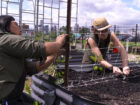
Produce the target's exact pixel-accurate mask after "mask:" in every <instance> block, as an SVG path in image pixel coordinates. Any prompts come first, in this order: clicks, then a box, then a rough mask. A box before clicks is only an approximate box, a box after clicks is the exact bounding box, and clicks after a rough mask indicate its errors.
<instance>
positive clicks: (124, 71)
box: [123, 66, 130, 76]
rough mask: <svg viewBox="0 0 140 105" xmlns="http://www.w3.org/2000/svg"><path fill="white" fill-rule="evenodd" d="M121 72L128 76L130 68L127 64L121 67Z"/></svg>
mask: <svg viewBox="0 0 140 105" xmlns="http://www.w3.org/2000/svg"><path fill="white" fill-rule="evenodd" d="M123 74H124V75H126V76H128V75H129V74H130V68H129V66H125V67H123Z"/></svg>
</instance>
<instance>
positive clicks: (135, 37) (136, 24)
mask: <svg viewBox="0 0 140 105" xmlns="http://www.w3.org/2000/svg"><path fill="white" fill-rule="evenodd" d="M137 31H138V24H136V32H135V35H136V36H135V44H137V36H138V33H137Z"/></svg>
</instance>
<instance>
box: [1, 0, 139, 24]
mask: <svg viewBox="0 0 140 105" xmlns="http://www.w3.org/2000/svg"><path fill="white" fill-rule="evenodd" d="M12 1H18V0H12ZM54 1H55V2H54V6H56V7H57V5H58V2H57V0H54ZM65 1H66V0H65ZM73 2H76V0H73ZM50 3H51V0H47V5H50ZM40 4H41V3H40ZM23 7H24V8H25V9H31V8H32V10H33V7H32V2H28V3H27V0H24V6H23ZM75 10H76V6H74V7H73V8H72V16H73V17H74V16H75ZM9 11H10V12H12V13H14V12H15V13H17V12H18V7H16V6H12V5H11V6H10V5H9ZM41 11H42V9H40V12H41ZM0 14H1V13H0ZM57 15H58V12H57V11H53V21H54V22H56V23H57V21H58V19H57V17H58V16H57ZM61 15H62V16H63V15H65V16H66V5H61ZM45 17H50V10H47V9H46V10H45ZM96 17H106V18H107V20H108V21H109V23H110V24H119V25H125V24H131V25H135V24H139V23H140V0H79V9H78V23H79V24H80V25H87V26H90V25H92V21H93V19H94V18H96ZM23 19H24V20H32V21H33V16H31V15H26V14H24V16H23ZM62 21H65V19H64V20H62ZM73 21H74V22H75V20H73ZM74 22H73V23H74ZM63 23H64V22H63Z"/></svg>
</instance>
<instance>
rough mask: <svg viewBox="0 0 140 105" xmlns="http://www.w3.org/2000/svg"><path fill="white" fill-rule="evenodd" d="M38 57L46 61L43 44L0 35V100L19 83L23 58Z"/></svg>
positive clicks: (9, 35) (7, 34) (10, 35)
mask: <svg viewBox="0 0 140 105" xmlns="http://www.w3.org/2000/svg"><path fill="white" fill-rule="evenodd" d="M40 57H41V58H43V59H46V51H45V46H44V42H38V41H34V40H29V39H25V38H24V37H21V36H18V35H13V34H10V33H6V34H4V35H1V34H0V99H2V98H4V97H6V96H7V95H8V94H9V93H10V92H12V90H13V89H14V87H15V85H16V83H17V82H18V81H19V78H20V77H21V74H22V73H23V71H24V70H25V64H24V60H25V58H40Z"/></svg>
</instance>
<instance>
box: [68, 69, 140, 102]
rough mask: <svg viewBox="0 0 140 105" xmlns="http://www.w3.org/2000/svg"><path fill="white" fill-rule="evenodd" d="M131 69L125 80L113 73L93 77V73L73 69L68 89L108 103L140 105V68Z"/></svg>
mask: <svg viewBox="0 0 140 105" xmlns="http://www.w3.org/2000/svg"><path fill="white" fill-rule="evenodd" d="M131 70H133V71H132V75H131V76H130V77H128V78H127V80H125V81H124V80H122V78H115V77H114V76H113V75H112V73H107V74H105V75H104V77H100V75H99V76H98V75H95V76H93V77H92V76H91V75H92V74H91V73H76V72H74V71H73V72H71V74H70V75H72V76H71V77H70V78H71V80H70V81H71V82H70V85H69V88H68V89H69V91H71V92H73V93H75V94H77V95H79V96H81V97H84V98H86V99H89V100H92V101H93V100H94V101H96V102H101V103H104V104H107V105H139V103H140V68H133V69H132V68H131ZM74 75H75V76H74ZM93 75H94V74H93ZM91 78H92V79H91Z"/></svg>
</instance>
